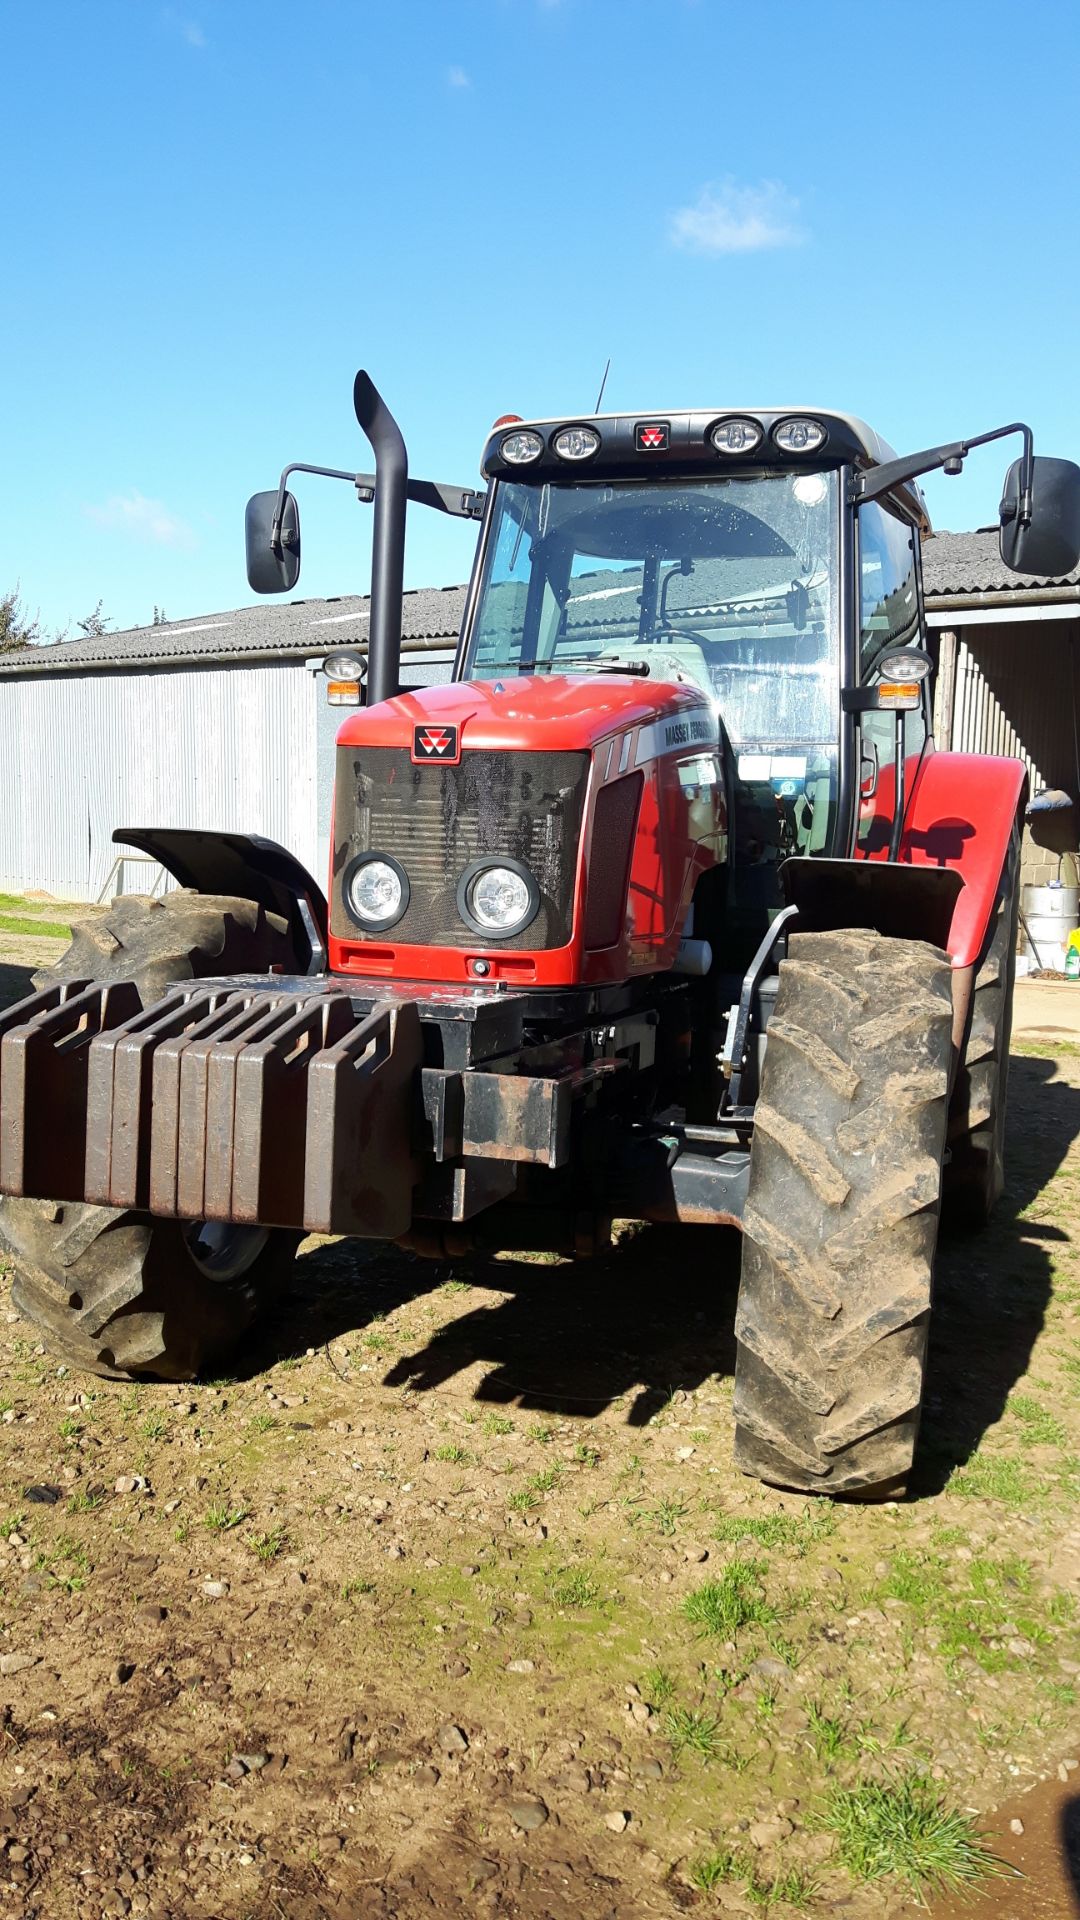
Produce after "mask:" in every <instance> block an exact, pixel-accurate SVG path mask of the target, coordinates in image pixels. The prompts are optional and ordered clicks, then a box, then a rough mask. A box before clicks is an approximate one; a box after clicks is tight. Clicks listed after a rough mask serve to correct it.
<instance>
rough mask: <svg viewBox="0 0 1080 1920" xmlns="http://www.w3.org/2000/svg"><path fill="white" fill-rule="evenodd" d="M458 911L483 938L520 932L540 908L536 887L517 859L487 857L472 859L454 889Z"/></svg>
mask: <svg viewBox="0 0 1080 1920" xmlns="http://www.w3.org/2000/svg"><path fill="white" fill-rule="evenodd" d="M457 906H458V912H459V913H460V915H461V917H462V919H463V920H464V922H465V925H466V926H467V927H471V928H472V930H473V932H474V933H478V934H480V935H481V936H482V937H483V938H484V939H485V940H509V939H512V938H513V936H514V934H516V933H523V932H524V930H525V928H526V927H527V926H529V925H530V924H531V922H532V921H533V920H535V918H536V916H537V914H538V913H539V911H540V889H539V887H538V886H537V884H536V881H535V879H534V878H533V876H532V874H531V873H530V872H529V869H528V867H526V866H524V865H523V864H522V862H521V861H520V860H512V859H511V858H510V857H509V856H508V855H507V856H504V857H503V858H501V859H500V858H499V857H498V856H494V857H492V856H490V855H489V856H488V857H486V858H485V859H483V860H472V861H470V863H469V865H468V866H467V867H466V869H465V871H464V873H463V874H462V876H461V879H460V880H459V881H458V889H457Z"/></svg>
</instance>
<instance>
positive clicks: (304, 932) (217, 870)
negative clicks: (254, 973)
mask: <svg viewBox="0 0 1080 1920" xmlns="http://www.w3.org/2000/svg"><path fill="white" fill-rule="evenodd" d="M113 839H114V840H115V841H116V842H117V844H118V845H119V846H122V847H138V848H139V849H140V851H141V852H143V853H148V854H149V855H150V857H151V859H154V860H157V861H158V862H159V863H160V864H161V866H163V867H164V868H165V869H166V870H167V872H169V873H171V874H172V876H173V878H174V880H178V881H179V882H180V885H181V886H182V887H190V888H191V889H192V890H193V891H194V892H195V893H224V894H232V895H233V896H234V897H235V898H237V899H240V900H257V901H258V903H259V905H260V906H261V907H263V908H265V909H266V911H267V912H269V913H277V914H280V915H281V917H282V918H283V919H285V920H287V921H288V923H289V927H290V930H291V932H292V936H293V945H294V948H295V950H296V967H297V972H298V973H308V974H315V973H325V971H326V927H327V912H326V898H325V895H324V894H323V891H322V888H321V887H320V886H319V885H318V883H317V882H316V881H315V880H313V879H312V877H311V875H310V873H309V872H308V870H307V868H306V867H305V866H303V865H302V864H301V862H300V861H299V860H297V859H294V857H293V855H292V854H291V853H289V852H288V851H287V849H286V848H285V847H281V846H279V845H278V843H277V841H276V840H265V839H264V838H263V837H262V835H261V834H257V833H213V832H208V831H204V830H203V829H201V828H195V827H117V829H116V831H115V833H114V834H113Z"/></svg>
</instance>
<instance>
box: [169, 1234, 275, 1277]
mask: <svg viewBox="0 0 1080 1920" xmlns="http://www.w3.org/2000/svg"><path fill="white" fill-rule="evenodd" d="M269 1238H270V1229H269V1227H240V1226H235V1225H233V1224H232V1223H231V1222H230V1221H228V1220H192V1221H189V1222H188V1223H187V1224H186V1225H185V1227H184V1244H185V1246H186V1247H187V1250H188V1255H189V1258H190V1259H191V1261H192V1263H193V1265H194V1266H196V1267H198V1269H199V1272H200V1273H203V1274H205V1275H206V1278H207V1279H208V1280H239V1279H240V1277H241V1275H242V1274H245V1273H247V1271H248V1269H249V1268H250V1267H252V1266H254V1264H255V1261H256V1260H257V1259H258V1257H259V1255H260V1253H261V1252H262V1250H263V1248H264V1247H265V1245H266V1243H267V1241H268V1240H269Z"/></svg>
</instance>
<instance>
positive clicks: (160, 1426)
mask: <svg viewBox="0 0 1080 1920" xmlns="http://www.w3.org/2000/svg"><path fill="white" fill-rule="evenodd" d="M142 1436H143V1439H144V1440H167V1439H168V1437H169V1423H168V1421H167V1420H166V1418H165V1415H164V1414H163V1413H148V1414H147V1416H146V1419H145V1420H144V1421H143V1423H142Z"/></svg>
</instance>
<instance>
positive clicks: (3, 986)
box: [0, 960, 34, 1013]
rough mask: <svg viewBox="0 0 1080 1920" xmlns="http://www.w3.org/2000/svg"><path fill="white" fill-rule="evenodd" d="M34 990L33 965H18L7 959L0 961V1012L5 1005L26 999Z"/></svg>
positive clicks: (11, 1005) (10, 1005)
mask: <svg viewBox="0 0 1080 1920" xmlns="http://www.w3.org/2000/svg"><path fill="white" fill-rule="evenodd" d="M33 991H34V980H33V968H32V967H16V966H13V965H11V964H10V963H9V962H8V961H6V960H5V961H3V962H2V963H0V1013H3V1011H4V1008H5V1007H13V1006H14V1005H15V1003H16V1001H17V1000H25V999H26V997H27V995H28V994H30V993H33Z"/></svg>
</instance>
